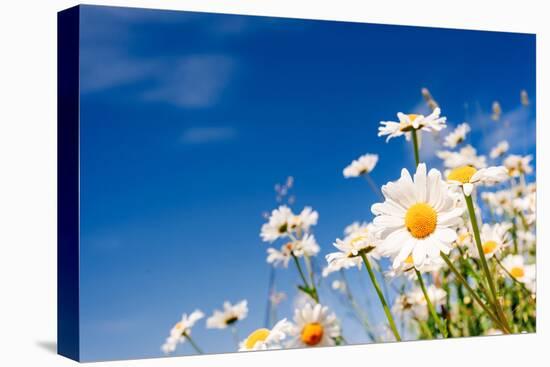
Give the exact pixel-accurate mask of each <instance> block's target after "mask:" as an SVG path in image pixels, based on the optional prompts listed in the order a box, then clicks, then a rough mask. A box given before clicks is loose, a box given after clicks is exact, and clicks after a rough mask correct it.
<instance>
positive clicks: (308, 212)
mask: <svg viewBox="0 0 550 367" xmlns="http://www.w3.org/2000/svg"><path fill="white" fill-rule="evenodd" d="M318 220H319V213H317V212H316V211H315V210H313V209H312V208H311V207H309V206H306V207H305V208H304V209H302V211H301V212H300V214H298V215H297V216H294V219H293V220H292V223H291V227H292V228H294V229H295V228H300V230H301V231H303V232H307V231H309V229H310V228H311V226H314V225H316V224H317V221H318Z"/></svg>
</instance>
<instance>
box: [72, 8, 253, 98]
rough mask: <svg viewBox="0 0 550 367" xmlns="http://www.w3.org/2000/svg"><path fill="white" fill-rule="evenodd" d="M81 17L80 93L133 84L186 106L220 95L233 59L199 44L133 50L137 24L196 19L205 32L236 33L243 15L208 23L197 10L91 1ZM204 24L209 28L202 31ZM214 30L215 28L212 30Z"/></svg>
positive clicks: (143, 93) (142, 94) (142, 93)
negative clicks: (97, 5)
mask: <svg viewBox="0 0 550 367" xmlns="http://www.w3.org/2000/svg"><path fill="white" fill-rule="evenodd" d="M85 15H86V16H85V17H83V26H82V46H81V71H80V73H81V76H80V90H81V93H84V94H85V93H94V92H101V91H104V90H107V89H111V88H118V87H124V86H129V85H131V86H136V88H135V90H134V92H133V93H135V96H136V98H139V99H141V100H145V101H154V102H164V103H168V104H173V105H176V106H180V107H185V108H204V107H209V106H211V105H213V104H215V103H216V102H218V101H219V99H220V97H221V94H222V92H223V90H224V89H225V87H226V86H227V84H228V83H229V82H230V80H231V75H232V72H233V70H234V67H235V65H236V62H235V59H234V57H232V56H231V55H227V54H223V53H216V52H215V51H213V52H206V53H205V52H202V51H198V50H192V49H190V50H185V52H183V51H182V52H181V53H179V54H178V53H174V54H169V55H166V54H164V55H159V54H147V55H144V54H142V53H139V52H134V51H135V50H133V48H132V47H131V45H134V44H137V42H138V39H139V37H140V34H141V33H139V29H140V26H142V25H143V24H144V23H145V24H156V23H175V22H176V21H177V22H178V23H177V24H178V25H181V21H183V22H195V23H197V30H198V31H201V30H203V32H202V33H201V35H202V36H203V37H219V36H221V35H228V34H233V33H238V32H240V31H242V29H244V28H245V24H244V23H243V22H244V20H243V18H240V17H235V18H231V17H230V18H224V19H225V21H224V22H220V23H219V24H217V26H218V27H219V28H220V29H217V28H216V27H214V28H215V32H214V30H212V27H207V25H208V24H212V23H211V22H203V21H202V20H201V19H202V17H201V16H200V15H198V14H191V13H189V14H185V13H183V14H181V13H177V12H164V13H159V12H155V11H138V10H131V9H130V10H129V9H121V8H106V7H100V8H95V7H90V8H87V10H86V13H85ZM206 30H208V31H210V32H206ZM212 32H213V33H212Z"/></svg>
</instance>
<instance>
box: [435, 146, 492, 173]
mask: <svg viewBox="0 0 550 367" xmlns="http://www.w3.org/2000/svg"><path fill="white" fill-rule="evenodd" d="M436 155H437V156H438V157H439V158H440V159H443V165H444V166H445V167H447V168H451V169H452V168H457V167H462V166H472V167H475V168H478V169H480V168H485V167H486V166H487V163H486V160H485V156H483V155H480V156H478V155H477V151H476V150H475V148H474V147H472V146H471V145H466V146H465V147H463V148H461V149H460V150H459V151H458V152H452V151H449V150H442V151H438V152H437V153H436Z"/></svg>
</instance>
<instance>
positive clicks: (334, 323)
mask: <svg viewBox="0 0 550 367" xmlns="http://www.w3.org/2000/svg"><path fill="white" fill-rule="evenodd" d="M294 324H295V325H294V327H293V328H292V331H291V335H293V337H294V338H293V339H292V340H291V341H290V345H289V346H290V347H295V348H303V347H323V346H331V345H335V341H334V338H337V337H339V336H340V325H339V323H338V320H337V319H336V315H335V314H334V313H330V312H329V309H328V307H327V306H322V305H320V304H316V305H314V306H312V305H311V304H305V305H304V306H303V308H301V309H297V310H295V312H294Z"/></svg>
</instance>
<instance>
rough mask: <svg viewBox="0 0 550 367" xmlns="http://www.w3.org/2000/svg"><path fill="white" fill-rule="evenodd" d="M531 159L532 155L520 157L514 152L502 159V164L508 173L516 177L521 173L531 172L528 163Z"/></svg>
mask: <svg viewBox="0 0 550 367" xmlns="http://www.w3.org/2000/svg"><path fill="white" fill-rule="evenodd" d="M532 159H533V156H532V155H527V156H525V157H522V156H520V155H516V154H510V155H509V156H508V157H506V159H505V160H504V166H505V167H506V168H507V169H508V174H509V175H510V176H512V177H518V176H520V175H522V174H530V173H531V172H533V167H531V165H530V163H531V160H532Z"/></svg>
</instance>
